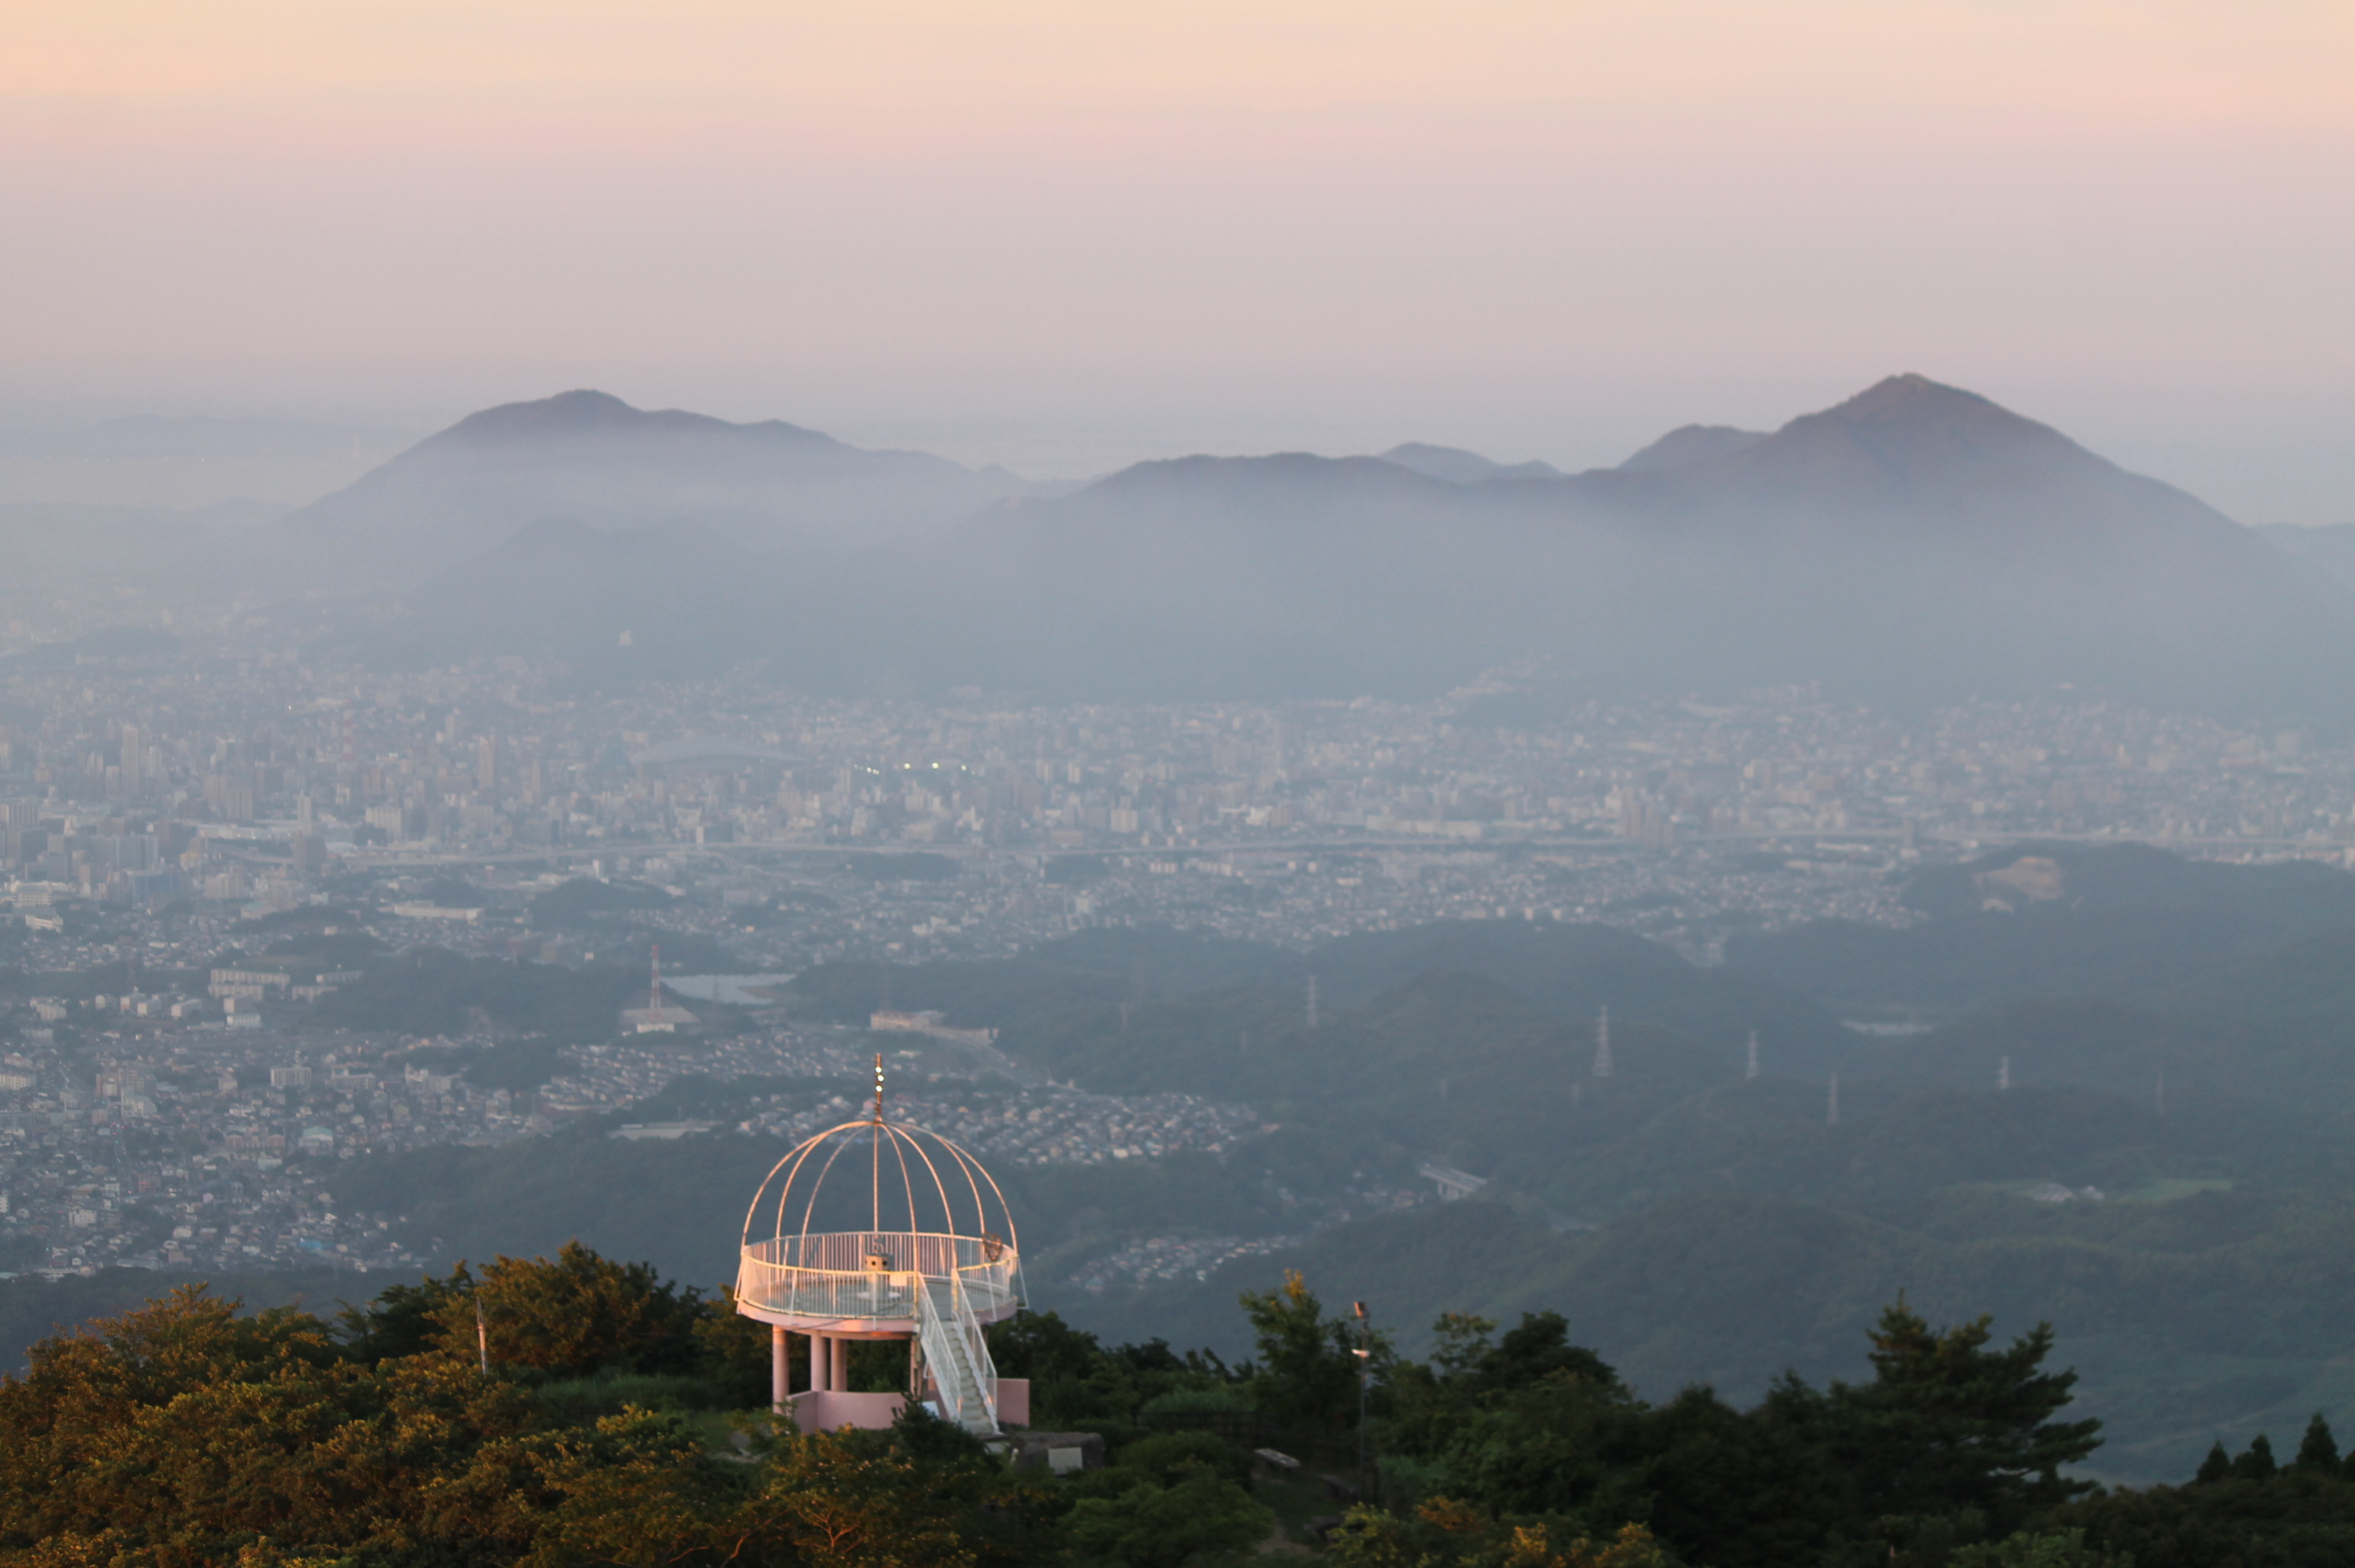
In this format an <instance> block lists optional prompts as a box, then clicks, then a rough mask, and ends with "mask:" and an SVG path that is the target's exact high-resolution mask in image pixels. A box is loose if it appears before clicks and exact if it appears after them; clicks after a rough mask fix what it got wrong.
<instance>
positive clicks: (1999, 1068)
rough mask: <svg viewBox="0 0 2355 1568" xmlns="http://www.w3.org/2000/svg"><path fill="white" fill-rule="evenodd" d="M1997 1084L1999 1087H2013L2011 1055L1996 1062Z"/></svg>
mask: <svg viewBox="0 0 2355 1568" xmlns="http://www.w3.org/2000/svg"><path fill="white" fill-rule="evenodd" d="M1995 1086H1996V1087H1997V1088H1998V1089H2009V1088H2010V1087H2011V1058H2010V1057H2009V1056H2007V1057H2005V1058H2004V1059H2003V1060H2002V1061H1998V1062H1997V1063H1996V1068H1995Z"/></svg>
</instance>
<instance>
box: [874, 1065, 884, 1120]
mask: <svg viewBox="0 0 2355 1568" xmlns="http://www.w3.org/2000/svg"><path fill="white" fill-rule="evenodd" d="M875 1119H876V1120H877V1121H878V1122H880V1121H882V1119H883V1053H882V1052H881V1051H877V1052H876V1053H875Z"/></svg>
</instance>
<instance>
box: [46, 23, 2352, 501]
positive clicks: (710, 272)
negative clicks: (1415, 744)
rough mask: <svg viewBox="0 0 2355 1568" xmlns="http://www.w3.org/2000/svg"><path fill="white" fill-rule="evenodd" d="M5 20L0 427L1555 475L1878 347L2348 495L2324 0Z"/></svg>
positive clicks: (1839, 389) (2132, 439)
mask: <svg viewBox="0 0 2355 1568" xmlns="http://www.w3.org/2000/svg"><path fill="white" fill-rule="evenodd" d="M7 12H8V15H7V20H6V28H5V37H6V39H7V43H6V47H5V48H0V212H5V219H0V224H5V235H6V242H5V244H0V299H5V305H4V306H0V399H5V400H7V401H8V403H9V406H10V407H12V408H14V409H16V410H17V411H19V413H20V414H22V413H23V412H24V411H27V410H30V411H40V410H44V409H46V410H48V411H51V412H52V413H54V411H56V410H57V409H59V408H61V407H72V408H83V407H88V408H99V407H106V408H119V409H133V408H136V409H151V408H152V409H156V410H165V411H215V412H239V413H243V412H267V413H289V412H293V413H301V412H306V411H309V412H315V413H318V414H321V415H325V416H332V417H336V418H353V417H357V418H364V419H391V420H397V421H409V422H438V421H441V420H442V419H445V418H447V417H450V416H453V415H454V414H457V413H459V412H463V411H465V410H467V409H469V408H473V407H478V406H481V405H483V404H486V403H490V402H496V401H503V400H511V399H517V398H524V397H535V396H540V395H544V394H546V393H548V392H550V391H554V390H558V389H562V388H565V387H571V386H583V385H591V386H598V387H602V388H604V389H608V390H611V391H613V392H616V393H618V394H620V395H622V396H623V397H626V398H628V399H630V400H632V401H634V402H637V403H640V404H648V405H680V406H687V407H693V408H698V409H703V410H707V411H712V412H717V413H722V414H727V415H730V416H731V417H738V418H753V417H769V416H776V417H783V418H786V419H791V420H794V421H798V422H803V423H809V424H815V425H818V426H820V427H822V428H826V429H830V430H832V431H834V432H837V434H841V435H844V436H846V437H848V438H851V439H856V440H862V441H867V442H883V441H892V442H900V443H911V444H922V445H927V446H931V447H932V448H934V449H936V450H942V451H945V452H948V453H952V454H954V455H958V456H963V457H967V458H977V457H1000V458H1003V459H1005V460H1007V461H1008V462H1010V463H1012V464H1015V465H1017V466H1028V467H1029V468H1032V469H1034V470H1037V471H1047V472H1051V471H1075V470H1084V469H1088V468H1092V467H1096V466H1102V465H1104V464H1109V463H1112V462H1116V461H1120V460H1124V459H1126V458H1129V457H1133V456H1138V455H1146V454H1157V453H1164V452H1167V451H1171V450H1181V449H1191V448H1199V447H1211V448H1218V449H1224V450H1266V449H1271V448H1278V447H1295V446H1297V447H1311V448H1316V449H1319V450H1326V451H1341V450H1369V449H1374V448H1379V447H1380V446H1384V445H1387V444H1389V443H1392V442H1395V441H1399V440H1403V439H1409V438H1419V439H1424V440H1433V441H1443V442H1451V443H1461V444H1465V445H1470V446H1474V447H1476V448H1479V449H1480V450H1483V451H1487V452H1489V453H1492V454H1494V455H1497V456H1499V457H1503V458H1507V459H1519V458H1523V457H1529V456H1542V457H1546V458H1549V459H1550V460H1552V461H1555V462H1557V463H1562V464H1580V465H1582V464H1591V463H1597V462H1609V461H1615V460H1616V459H1617V458H1618V457H1619V456H1621V455H1624V453H1625V452H1626V451H1627V450H1630V449H1632V448H1633V447H1634V446H1636V445H1637V444H1640V443H1642V442H1644V441H1646V440H1648V439H1649V438H1650V437H1651V436H1653V435H1655V434H1657V433H1658V432H1659V431H1660V430H1661V429H1663V428H1665V427H1666V426H1668V425H1669V424H1672V423H1677V422H1681V421H1687V420H1704V421H1722V422H1736V423H1746V424H1772V423H1776V422H1779V421H1782V420H1783V419H1785V418H1787V417H1789V416H1790V415H1791V414H1793V413H1796V412H1799V411H1804V410H1806V409H1808V408H1812V407H1817V406H1821V405H1823V404H1825V403H1828V402H1830V401H1833V400H1837V399H1838V398H1840V397H1842V396H1844V395H1846V394H1847V393H1849V392H1850V391H1853V390H1855V389H1858V388H1859V387H1861V386H1863V385H1864V384H1866V383H1868V382H1870V381H1871V380H1872V379H1876V378H1877V377H1879V376H1881V375H1882V374H1884V373H1887V372H1889V371H1892V370H1900V369H1911V370H1919V371H1922V372H1923V373H1925V374H1928V375H1932V376H1934V377H1937V378H1939V379H1944V380H1949V381H1955V382H1957V383H1960V384H1963V385H1966V386H1969V387H1972V388H1974V389H1978V390H1981V391H1984V392H1987V394H1989V395H1990V396H1993V397H1995V398H1997V399H1998V400H2001V401H2004V402H2006V403H2008V404H2009V405H2011V406H2013V407H2015V408H2018V409H2019V410H2021V411H2024V412H2028V413H2030V414H2033V415H2035V416H2037V417H2039V418H2043V419H2046V420H2049V421H2052V422H2054V423H2057V424H2060V425H2061V426H2062V428H2064V429H2066V430H2068V431H2069V432H2071V433H2073V434H2075V435H2077V436H2079V437H2080V438H2081V439H2083V440H2084V441H2086V442H2087V443H2089V444H2091V445H2094V447H2096V448H2097V449H2098V450H2101V451H2104V452H2105V453H2108V454H2109V455H2112V456H2114V457H2116V458H2118V459H2119V460H2120V461H2123V462H2126V463H2127V464H2130V465H2131V466H2135V467H2138V468H2142V469H2145V470H2147V471H2149V472H2153V473H2157V474H2158V475H2161V476H2162V477H2166V478H2169V479H2171V480H2174V481H2176V482H2178V483H2180V484H2184V485H2188V486H2190V487H2191V488H2193V489H2195V490H2197V491H2199V492H2200V493H2201V494H2203V495H2206V496H2209V497H2210V498H2211V499H2213V500H2215V501H2217V502H2218V503H2220V504H2222V505H2223V506H2225V507H2227V508H2228V509H2230V510H2232V511H2234V512H2235V514H2236V515H2239V516H2241V517H2244V518H2245V519H2247V520H2251V521H2266V520H2291V521H2305V522H2320V521H2355V443H2350V439H2349V438H2350V432H2355V304H2350V279H2355V200H2350V194H2349V193H2350V191H2355V91H2350V88H2349V83H2350V81H2355V5H2349V4H2347V3H2346V0H2335V3H2329V4H2277V3H2267V0H2230V3H2226V0H2207V3H2203V4H2180V3H2178V4H2169V3H2167V0H2138V3H2136V4H2131V5H2126V4H2118V5H2111V4H2090V3H2071V0H2019V3H2012V0H1977V3H1971V0H1955V3H1948V4H1927V3H1913V0H1734V3H1722V4H1721V3H1706V0H1626V3H1621V4H1582V3H1578V0H1449V3H1446V4H1438V3H1415V4H1401V3H1384V0H1348V3H1327V0H1289V3H1287V0H1250V3H1248V4H1242V3H1228V0H1186V3H1183V4H1179V3H1174V0H1173V3H1170V4H1138V3H1124V0H965V3H944V0H855V3H850V4H844V3H841V0H835V3H831V4H827V5H812V4H803V3H799V0H747V3H741V4H736V3H721V0H662V3H660V4H656V3H654V0H632V3H630V4H611V3H606V0H561V3H553V0H551V3H547V4H541V3H537V0H465V3H464V4H460V3H456V0H334V3H332V4H323V3H321V0H279V3H270V0H243V3H240V0H223V3H216V4H207V3H203V0H147V3H133V0H75V3H74V4H72V5H33V4H31V3H30V0H13V3H12V4H10V5H8V7H7Z"/></svg>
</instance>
